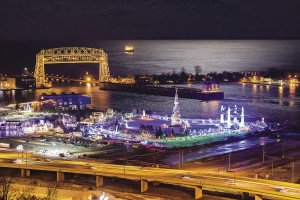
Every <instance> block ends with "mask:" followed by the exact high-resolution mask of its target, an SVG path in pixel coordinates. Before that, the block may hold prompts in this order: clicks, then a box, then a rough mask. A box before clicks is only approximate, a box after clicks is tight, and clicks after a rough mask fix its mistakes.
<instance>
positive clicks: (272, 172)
mask: <svg viewBox="0 0 300 200" xmlns="http://www.w3.org/2000/svg"><path fill="white" fill-rule="evenodd" d="M271 174H272V178H273V175H274V162H273V161H272V171H271Z"/></svg>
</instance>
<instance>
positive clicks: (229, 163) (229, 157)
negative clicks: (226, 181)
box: [228, 153, 231, 170]
mask: <svg viewBox="0 0 300 200" xmlns="http://www.w3.org/2000/svg"><path fill="white" fill-rule="evenodd" d="M230 168H231V153H229V154H228V169H229V170H230Z"/></svg>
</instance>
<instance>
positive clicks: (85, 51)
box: [34, 47, 110, 88]
mask: <svg viewBox="0 0 300 200" xmlns="http://www.w3.org/2000/svg"><path fill="white" fill-rule="evenodd" d="M61 63H97V64H99V82H108V81H109V78H110V72H109V66H108V58H107V54H106V53H105V52H104V51H103V49H95V48H86V47H61V48H53V49H46V50H44V49H42V50H41V51H40V52H39V53H38V54H36V63H35V70H34V77H35V78H36V87H37V88H40V87H49V83H47V81H46V76H45V64H61Z"/></svg>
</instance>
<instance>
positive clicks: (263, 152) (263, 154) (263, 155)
mask: <svg viewBox="0 0 300 200" xmlns="http://www.w3.org/2000/svg"><path fill="white" fill-rule="evenodd" d="M262 157H263V163H265V145H263V151H262Z"/></svg>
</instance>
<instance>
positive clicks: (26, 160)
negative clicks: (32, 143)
mask: <svg viewBox="0 0 300 200" xmlns="http://www.w3.org/2000/svg"><path fill="white" fill-rule="evenodd" d="M25 162H26V165H27V149H25Z"/></svg>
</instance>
